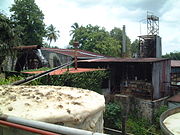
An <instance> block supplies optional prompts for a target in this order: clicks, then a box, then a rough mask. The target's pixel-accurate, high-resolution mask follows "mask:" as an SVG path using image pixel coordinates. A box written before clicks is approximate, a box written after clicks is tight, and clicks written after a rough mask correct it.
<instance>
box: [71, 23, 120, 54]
mask: <svg viewBox="0 0 180 135" xmlns="http://www.w3.org/2000/svg"><path fill="white" fill-rule="evenodd" d="M72 28H73V30H72V31H71V35H72V39H71V41H70V45H71V48H73V47H72V45H73V42H74V41H78V42H79V43H80V46H79V49H82V50H86V51H91V52H95V53H99V54H104V55H108V56H116V57H118V56H120V53H121V43H120V41H119V40H117V39H115V38H114V37H112V36H111V35H110V33H109V32H108V31H106V30H105V28H100V27H99V26H92V25H91V24H89V25H87V26H85V27H84V26H79V25H78V24H77V23H75V24H74V25H73V26H72Z"/></svg>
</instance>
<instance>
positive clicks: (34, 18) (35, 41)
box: [10, 0, 46, 45]
mask: <svg viewBox="0 0 180 135" xmlns="http://www.w3.org/2000/svg"><path fill="white" fill-rule="evenodd" d="M10 12H12V15H11V20H12V21H13V23H14V25H19V26H21V27H22V29H21V30H22V35H21V39H22V44H23V45H42V41H43V37H45V34H46V31H45V24H44V22H43V20H44V14H43V13H42V11H41V10H40V9H39V7H38V6H37V4H36V3H35V0H15V1H14V4H13V5H12V7H11V8H10Z"/></svg>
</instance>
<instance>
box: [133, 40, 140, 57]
mask: <svg viewBox="0 0 180 135" xmlns="http://www.w3.org/2000/svg"><path fill="white" fill-rule="evenodd" d="M138 51H139V40H138V39H136V40H134V42H133V43H132V44H131V54H132V57H134V56H135V55H136V54H138Z"/></svg>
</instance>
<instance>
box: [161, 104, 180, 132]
mask: <svg viewBox="0 0 180 135" xmlns="http://www.w3.org/2000/svg"><path fill="white" fill-rule="evenodd" d="M160 127H161V130H162V132H163V134H164V135H180V107H176V108H173V109H169V110H167V111H166V112H164V113H163V114H162V115H161V116H160Z"/></svg>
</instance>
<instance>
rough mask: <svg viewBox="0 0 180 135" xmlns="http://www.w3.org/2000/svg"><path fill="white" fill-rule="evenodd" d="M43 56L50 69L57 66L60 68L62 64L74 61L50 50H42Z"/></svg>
mask: <svg viewBox="0 0 180 135" xmlns="http://www.w3.org/2000/svg"><path fill="white" fill-rule="evenodd" d="M41 51H42V54H43V56H44V57H45V58H46V60H47V61H48V63H49V67H51V68H53V67H56V66H60V65H61V64H65V63H67V62H69V61H71V60H72V57H70V56H67V55H63V54H60V53H55V52H50V51H48V50H41Z"/></svg>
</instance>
